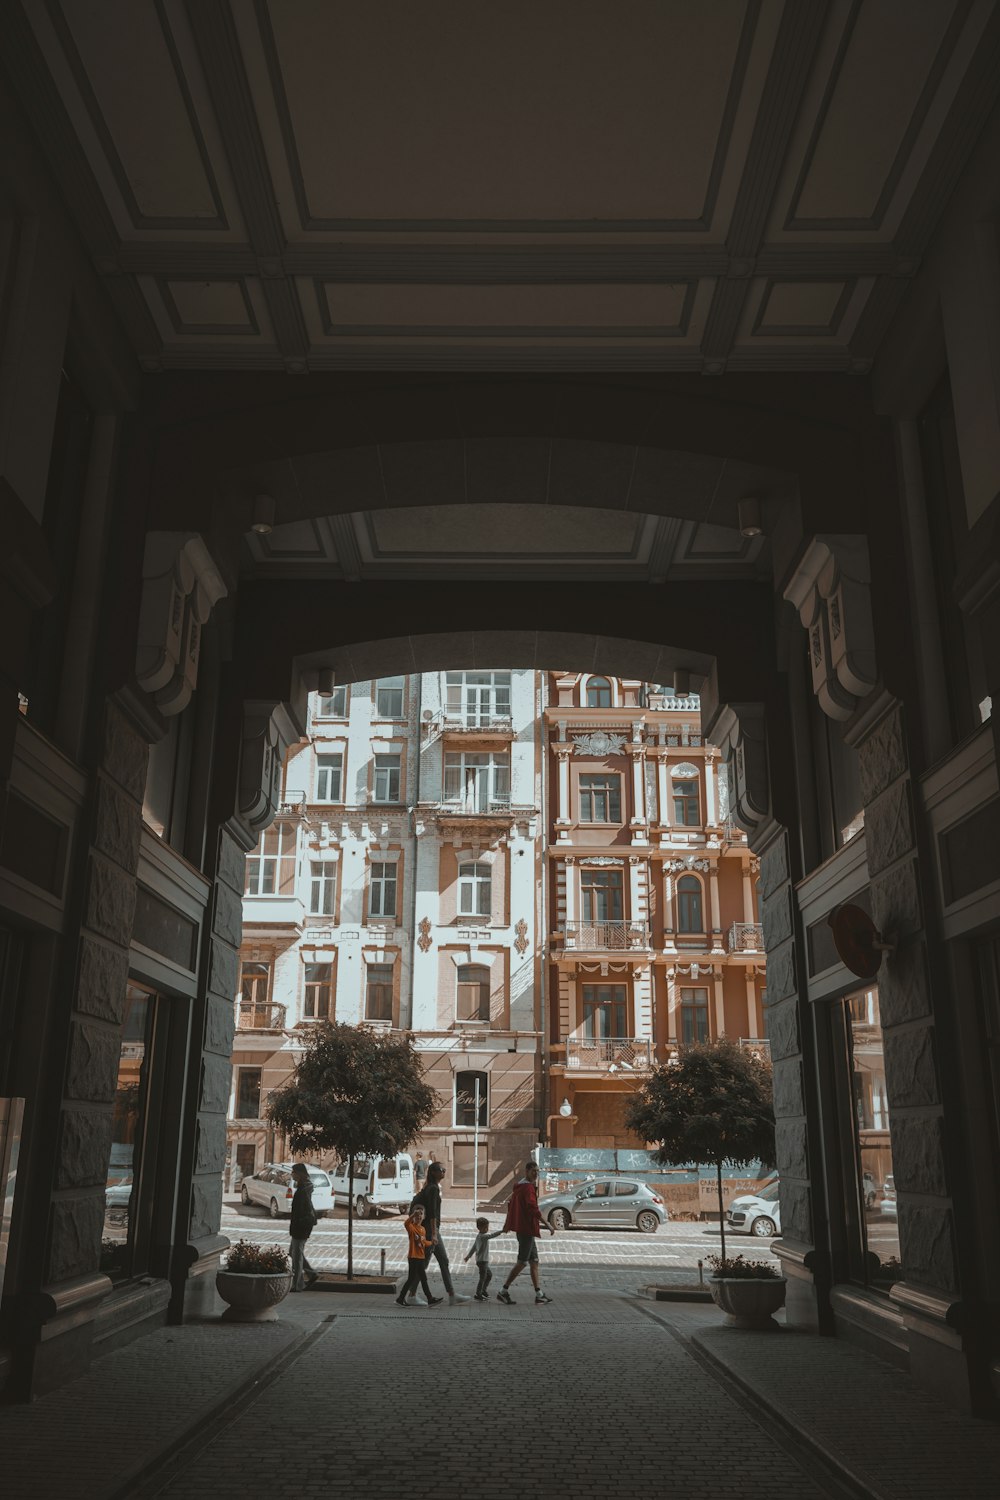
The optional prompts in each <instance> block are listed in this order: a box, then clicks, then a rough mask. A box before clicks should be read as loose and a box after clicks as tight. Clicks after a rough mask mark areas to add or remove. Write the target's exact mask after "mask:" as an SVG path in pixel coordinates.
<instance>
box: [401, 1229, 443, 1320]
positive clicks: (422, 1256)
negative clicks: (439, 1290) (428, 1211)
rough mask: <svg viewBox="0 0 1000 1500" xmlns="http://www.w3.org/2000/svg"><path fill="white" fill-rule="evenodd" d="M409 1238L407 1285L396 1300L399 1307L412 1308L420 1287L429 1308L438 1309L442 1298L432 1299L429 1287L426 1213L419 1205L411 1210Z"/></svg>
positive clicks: (407, 1231) (407, 1230)
mask: <svg viewBox="0 0 1000 1500" xmlns="http://www.w3.org/2000/svg"><path fill="white" fill-rule="evenodd" d="M403 1227H404V1228H405V1230H406V1233H407V1235H408V1236H409V1247H408V1249H407V1252H406V1266H407V1273H408V1274H407V1277H406V1285H405V1286H404V1288H403V1290H402V1291H401V1292H400V1294H399V1296H398V1297H397V1298H396V1306H397V1307H411V1306H413V1304H414V1303H415V1302H416V1300H417V1287H418V1286H419V1287H420V1288H421V1290H422V1291H423V1294H424V1296H425V1297H426V1298H427V1306H428V1307H436V1306H437V1305H438V1303H439V1302H440V1301H441V1300H442V1299H441V1298H440V1297H432V1296H431V1289H430V1287H429V1286H428V1285H427V1244H428V1241H427V1231H426V1230H425V1229H424V1211H423V1209H422V1208H421V1207H420V1206H419V1205H414V1207H413V1208H411V1209H410V1215H409V1218H408V1219H407V1220H406V1222H405V1224H404V1226H403ZM411 1295H412V1298H413V1302H410V1303H408V1302H407V1300H406V1299H407V1297H409V1296H411Z"/></svg>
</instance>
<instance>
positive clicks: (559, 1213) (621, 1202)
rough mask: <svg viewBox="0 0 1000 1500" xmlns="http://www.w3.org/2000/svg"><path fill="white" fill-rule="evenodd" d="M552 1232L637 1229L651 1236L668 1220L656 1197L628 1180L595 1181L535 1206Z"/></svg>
mask: <svg viewBox="0 0 1000 1500" xmlns="http://www.w3.org/2000/svg"><path fill="white" fill-rule="evenodd" d="M538 1206H539V1208H540V1209H541V1211H542V1217H543V1218H544V1219H546V1220H547V1221H548V1222H549V1223H550V1224H551V1225H552V1228H553V1229H569V1228H571V1227H579V1228H580V1229H639V1230H641V1231H642V1233H643V1234H655V1233H656V1231H657V1230H658V1229H659V1227H660V1225H661V1224H666V1223H667V1222H668V1220H669V1218H670V1215H669V1214H668V1212H667V1209H666V1205H665V1203H664V1202H663V1199H662V1198H661V1197H660V1196H659V1194H658V1193H654V1192H653V1190H652V1188H650V1187H647V1186H646V1184H645V1183H644V1182H635V1181H633V1180H632V1179H631V1178H628V1177H607V1178H605V1177H598V1178H596V1179H595V1180H594V1181H593V1182H588V1183H585V1184H584V1186H582V1187H575V1188H570V1190H569V1192H566V1193H551V1194H548V1195H547V1196H546V1197H544V1198H541V1199H540V1200H539V1203H538Z"/></svg>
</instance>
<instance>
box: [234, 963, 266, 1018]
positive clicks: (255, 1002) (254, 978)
mask: <svg viewBox="0 0 1000 1500" xmlns="http://www.w3.org/2000/svg"><path fill="white" fill-rule="evenodd" d="M270 988H271V965H270V964H264V963H257V962H256V961H254V962H252V963H249V962H244V963H243V964H242V965H241V966H240V1000H241V1002H242V1004H243V1005H246V1006H249V1007H251V1008H252V1009H254V1010H256V1009H257V1008H258V1007H263V1006H266V1005H267V997H268V992H269V990H270Z"/></svg>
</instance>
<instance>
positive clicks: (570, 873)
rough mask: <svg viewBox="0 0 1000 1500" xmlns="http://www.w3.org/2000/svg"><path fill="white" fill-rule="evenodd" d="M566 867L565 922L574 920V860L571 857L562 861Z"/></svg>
mask: <svg viewBox="0 0 1000 1500" xmlns="http://www.w3.org/2000/svg"><path fill="white" fill-rule="evenodd" d="M563 863H564V865H565V867H566V922H567V925H568V924H569V923H570V922H575V921H576V862H575V860H572V859H566V860H564V861H563Z"/></svg>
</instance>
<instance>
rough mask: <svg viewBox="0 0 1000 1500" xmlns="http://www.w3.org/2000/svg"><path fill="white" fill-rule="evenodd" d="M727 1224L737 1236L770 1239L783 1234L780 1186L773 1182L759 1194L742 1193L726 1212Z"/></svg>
mask: <svg viewBox="0 0 1000 1500" xmlns="http://www.w3.org/2000/svg"><path fill="white" fill-rule="evenodd" d="M726 1224H727V1225H728V1227H729V1228H730V1229H731V1230H732V1231H733V1232H734V1233H735V1234H753V1235H756V1237H757V1238H758V1239H761V1240H764V1239H768V1238H769V1237H770V1236H771V1235H776V1234H780V1233H781V1204H780V1203H779V1202H778V1184H777V1183H776V1182H771V1183H769V1184H768V1186H767V1187H764V1188H761V1190H760V1192H759V1193H741V1194H740V1196H739V1197H738V1198H734V1199H733V1201H732V1203H730V1205H729V1208H728V1210H727V1212H726Z"/></svg>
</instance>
